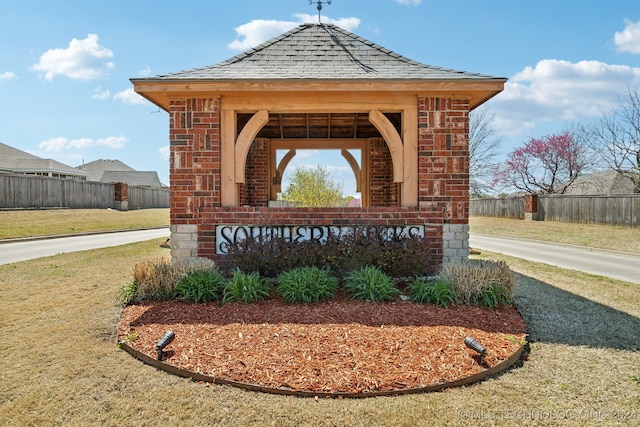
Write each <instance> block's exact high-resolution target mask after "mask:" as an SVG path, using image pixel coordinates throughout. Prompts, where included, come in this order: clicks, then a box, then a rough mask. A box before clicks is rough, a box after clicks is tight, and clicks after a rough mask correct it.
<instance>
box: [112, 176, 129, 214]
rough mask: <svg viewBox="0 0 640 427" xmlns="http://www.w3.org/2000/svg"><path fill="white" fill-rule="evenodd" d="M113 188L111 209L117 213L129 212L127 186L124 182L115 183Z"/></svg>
mask: <svg viewBox="0 0 640 427" xmlns="http://www.w3.org/2000/svg"><path fill="white" fill-rule="evenodd" d="M113 186H114V188H113V189H114V191H113V193H114V199H115V200H114V201H113V207H114V208H115V209H117V210H119V211H126V210H129V186H128V185H127V184H125V183H124V182H116V183H115V184H113Z"/></svg>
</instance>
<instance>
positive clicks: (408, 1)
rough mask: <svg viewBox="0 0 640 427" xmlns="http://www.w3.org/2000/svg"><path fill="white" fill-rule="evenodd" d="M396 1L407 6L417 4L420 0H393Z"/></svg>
mask: <svg viewBox="0 0 640 427" xmlns="http://www.w3.org/2000/svg"><path fill="white" fill-rule="evenodd" d="M395 1H396V3H398V4H402V5H409V6H418V5H419V4H420V3H422V0H395Z"/></svg>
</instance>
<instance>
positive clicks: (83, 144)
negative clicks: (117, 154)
mask: <svg viewBox="0 0 640 427" xmlns="http://www.w3.org/2000/svg"><path fill="white" fill-rule="evenodd" d="M127 141H128V139H127V138H125V137H124V136H110V137H107V138H99V139H96V140H94V139H92V138H77V139H69V138H65V137H62V136H59V137H57V138H51V139H47V140H46V141H42V142H41V143H40V144H38V148H40V149H41V150H44V151H46V152H47V153H57V152H60V151H65V150H82V149H86V148H93V147H96V146H103V147H108V148H114V149H117V148H122V147H124V145H125V144H126V142H127Z"/></svg>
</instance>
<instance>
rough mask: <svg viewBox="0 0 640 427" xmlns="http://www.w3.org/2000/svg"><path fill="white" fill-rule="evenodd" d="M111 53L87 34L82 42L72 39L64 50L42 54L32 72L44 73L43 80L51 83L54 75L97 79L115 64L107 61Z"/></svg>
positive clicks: (91, 35) (51, 50)
mask: <svg viewBox="0 0 640 427" xmlns="http://www.w3.org/2000/svg"><path fill="white" fill-rule="evenodd" d="M112 57H113V52H112V51H111V50H109V49H107V48H106V47H103V46H100V44H99V43H98V36H97V35H96V34H89V35H87V38H85V39H83V40H78V39H75V38H74V39H73V40H71V42H69V47H68V48H66V49H50V50H48V51H46V52H45V53H43V54H42V56H41V57H40V62H39V63H37V64H35V65H33V66H32V67H31V69H32V70H35V71H42V72H44V77H45V79H47V80H49V81H51V80H53V77H54V76H55V75H56V74H59V75H61V76H66V77H68V78H70V79H77V80H93V79H98V78H100V77H102V76H103V75H104V73H105V72H106V71H108V70H110V69H112V68H113V67H115V64H114V63H113V62H109V61H108V60H107V59H108V58H112Z"/></svg>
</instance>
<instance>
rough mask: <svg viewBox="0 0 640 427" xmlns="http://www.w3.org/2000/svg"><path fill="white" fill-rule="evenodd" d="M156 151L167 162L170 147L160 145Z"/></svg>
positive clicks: (169, 155)
mask: <svg viewBox="0 0 640 427" xmlns="http://www.w3.org/2000/svg"><path fill="white" fill-rule="evenodd" d="M158 151H159V152H160V157H161V158H162V160H164V161H165V162H168V161H169V159H170V157H171V147H170V146H168V145H165V146H164V147H160V149H159V150H158Z"/></svg>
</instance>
